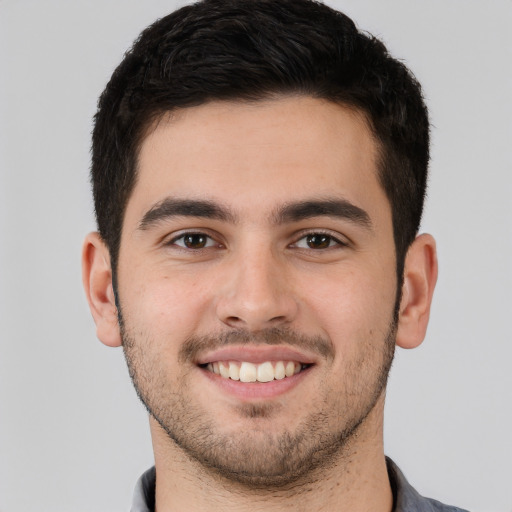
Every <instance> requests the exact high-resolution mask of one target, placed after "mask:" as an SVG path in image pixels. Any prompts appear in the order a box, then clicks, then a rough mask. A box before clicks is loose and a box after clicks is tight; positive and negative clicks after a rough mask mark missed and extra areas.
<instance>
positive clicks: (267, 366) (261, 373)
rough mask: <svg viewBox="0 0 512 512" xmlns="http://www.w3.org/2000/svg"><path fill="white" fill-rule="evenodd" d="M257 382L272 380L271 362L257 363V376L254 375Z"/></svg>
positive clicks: (272, 369) (272, 368)
mask: <svg viewBox="0 0 512 512" xmlns="http://www.w3.org/2000/svg"><path fill="white" fill-rule="evenodd" d="M256 378H257V380H258V381H259V382H270V381H271V380H274V367H273V366H272V363H270V362H266V363H263V364H259V365H258V376H257V377H256Z"/></svg>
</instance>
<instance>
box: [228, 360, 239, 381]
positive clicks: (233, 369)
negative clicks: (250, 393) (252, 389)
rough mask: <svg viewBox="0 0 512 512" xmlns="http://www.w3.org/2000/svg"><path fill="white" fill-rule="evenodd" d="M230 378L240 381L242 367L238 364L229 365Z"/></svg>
mask: <svg viewBox="0 0 512 512" xmlns="http://www.w3.org/2000/svg"><path fill="white" fill-rule="evenodd" d="M229 378H230V379H232V380H240V367H239V366H238V365H237V364H234V363H229Z"/></svg>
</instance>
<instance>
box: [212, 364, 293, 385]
mask: <svg viewBox="0 0 512 512" xmlns="http://www.w3.org/2000/svg"><path fill="white" fill-rule="evenodd" d="M206 368H207V370H209V371H210V372H212V373H215V374H217V375H220V376H221V377H223V378H224V379H231V380H239V381H241V382H271V381H273V380H274V379H276V380H281V379H284V378H285V377H292V376H293V375H296V374H297V373H299V372H300V371H301V370H302V364H301V363H298V362H296V361H275V362H271V361H266V362H264V363H261V364H254V363H249V362H247V361H244V362H242V363H239V362H237V361H215V362H213V363H208V364H207V365H206Z"/></svg>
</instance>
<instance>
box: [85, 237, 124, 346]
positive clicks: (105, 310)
mask: <svg viewBox="0 0 512 512" xmlns="http://www.w3.org/2000/svg"><path fill="white" fill-rule="evenodd" d="M82 282H83V285H84V289H85V295H86V296H87V301H88V302H89V307H90V308H91V313H92V316H93V318H94V322H95V323H96V335H97V336H98V338H99V339H100V341H101V342H102V343H104V344H105V345H108V346H109V347H119V346H120V345H121V332H120V329H119V323H118V319H117V307H116V303H115V298H114V289H113V287H112V267H111V265H110V253H109V250H108V249H107V246H106V245H105V242H103V239H102V238H101V237H100V235H99V233H89V234H88V235H87V237H86V238H85V241H84V246H83V250H82Z"/></svg>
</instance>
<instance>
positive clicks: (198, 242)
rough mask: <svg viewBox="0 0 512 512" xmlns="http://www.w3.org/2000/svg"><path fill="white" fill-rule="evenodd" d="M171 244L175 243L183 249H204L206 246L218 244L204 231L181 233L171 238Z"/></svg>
mask: <svg viewBox="0 0 512 512" xmlns="http://www.w3.org/2000/svg"><path fill="white" fill-rule="evenodd" d="M171 245H177V246H178V247H183V248H184V249H195V250H197V249H206V248H207V247H215V246H219V244H218V243H217V242H215V240H213V239H212V238H211V237H209V236H208V235H205V234H204V233H183V234H182V235H180V236H178V237H176V238H174V239H173V240H171Z"/></svg>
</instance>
